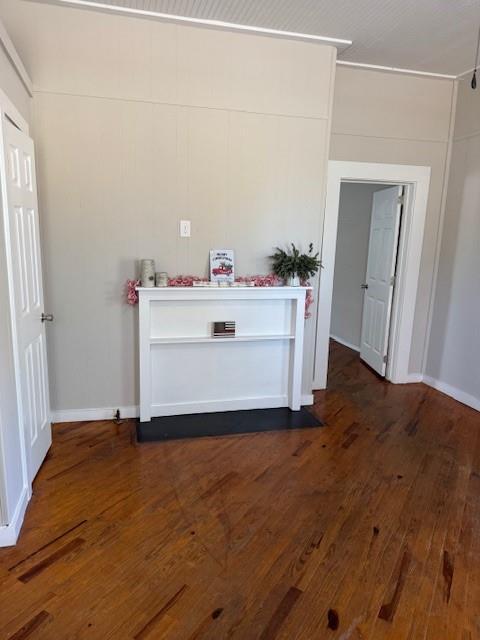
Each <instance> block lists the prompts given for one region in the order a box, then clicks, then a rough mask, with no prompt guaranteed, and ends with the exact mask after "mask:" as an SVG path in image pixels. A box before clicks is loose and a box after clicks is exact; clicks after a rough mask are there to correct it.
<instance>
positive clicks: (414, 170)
mask: <svg viewBox="0 0 480 640" xmlns="http://www.w3.org/2000/svg"><path fill="white" fill-rule="evenodd" d="M344 183H364V184H367V185H372V184H374V185H377V189H376V190H377V191H379V192H380V193H384V194H385V193H386V192H387V191H388V189H389V188H395V189H397V190H398V189H400V187H401V186H403V203H402V207H401V212H400V213H401V216H399V217H398V230H396V231H394V233H393V235H394V236H395V235H396V237H397V238H398V248H397V252H396V261H395V263H394V267H395V272H394V273H395V281H394V289H395V295H393V288H392V289H391V290H390V294H391V300H389V301H388V300H387V303H388V305H387V309H389V312H388V313H389V314H390V319H389V322H388V321H387V320H388V319H386V320H385V322H384V325H383V326H384V327H385V328H386V327H388V328H389V331H388V333H386V334H385V335H387V347H388V356H387V362H384V363H383V364H384V365H385V369H384V375H385V376H386V378H387V379H388V380H390V381H391V382H393V383H405V382H418V381H419V380H420V379H421V374H422V372H421V371H411V370H410V366H409V365H410V353H411V349H412V337H413V328H414V318H415V307H416V300H417V289H418V279H419V273H420V262H421V256H422V247H423V236H424V229H425V218H426V211H427V200H428V190H429V185H430V167H422V166H415V165H393V164H381V163H369V162H350V161H339V160H330V161H329V163H328V179H327V194H326V206H325V221H324V226H323V232H322V252H321V259H322V269H321V272H320V282H319V291H318V314H317V328H316V344H315V366H314V379H313V389H325V388H326V387H327V374H328V359H329V345H330V325H331V316H332V300H333V285H334V272H335V258H336V250H337V227H338V218H339V204H340V191H341V187H342V184H344ZM378 185H380V187H385V189H382V188H378ZM392 194H393V192H392ZM397 194H399V192H398V191H397ZM399 197H400V195H397V198H399ZM372 198H373V196H372ZM397 204H398V206H399V205H400V203H398V202H397ZM400 221H401V226H400ZM393 246H395V243H394V245H393ZM393 254H395V251H394V250H393V253H392V255H393ZM367 261H368V260H367ZM365 273H366V272H365ZM365 273H363V274H362V275H363V276H364V275H365ZM392 275H393V274H392ZM362 284H367V283H366V282H364V283H362ZM363 310H364V308H363V306H362V319H363ZM373 317H374V316H373ZM385 335H384V336H383V337H385ZM377 344H378V343H377ZM377 355H378V357H379V358H380V357H381V358H382V359H384V358H385V355H386V351H385V350H384V351H383V353H382V350H381V349H378V354H377Z"/></svg>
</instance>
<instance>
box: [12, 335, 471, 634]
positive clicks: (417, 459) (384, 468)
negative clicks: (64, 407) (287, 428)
mask: <svg viewBox="0 0 480 640" xmlns="http://www.w3.org/2000/svg"><path fill="white" fill-rule="evenodd" d="M331 355H332V357H331V368H330V379H329V385H330V386H329V389H328V390H327V391H322V392H317V393H316V394H315V407H314V411H315V414H316V415H317V416H318V418H319V419H321V420H323V421H325V422H326V425H327V426H326V427H324V428H321V429H308V430H299V431H292V432H289V433H284V432H281V433H275V432H270V433H259V434H255V435H244V436H231V437H223V438H203V439H193V440H181V441H172V442H165V443H151V444H150V443H145V444H141V445H138V444H136V443H135V440H134V437H133V433H134V428H133V423H131V422H125V423H123V424H121V425H118V426H117V425H115V424H113V423H112V422H90V423H73V424H60V425H56V426H55V427H54V443H53V446H52V449H51V452H50V453H49V455H48V459H47V460H46V462H45V464H44V465H43V467H42V469H41V471H40V473H39V475H38V477H37V479H36V481H35V486H34V496H33V498H32V501H31V504H30V506H29V508H28V512H27V516H26V519H25V524H24V527H23V530H22V533H21V536H20V540H19V543H18V545H17V546H16V547H14V548H10V549H0V590H1V597H0V638H2V639H3V638H9V639H12V638H13V639H14V640H24V639H26V638H28V639H31V638H34V639H49V640H50V639H52V640H65V639H68V640H70V639H72V640H73V639H83V638H88V639H90V638H93V639H97V638H98V639H101V640H111V639H112V640H113V639H115V640H123V639H135V640H152V639H156V638H165V639H167V640H206V639H211V640H223V639H230V638H232V639H237V640H257V639H260V640H273V639H275V640H277V639H278V640H294V639H298V640H317V639H318V640H322V639H324V638H325V639H327V640H328V639H335V640H349V639H350V640H368V639H375V640H380V639H386V638H388V639H395V640H396V639H403V638H404V639H405V640H407V639H408V640H412V639H417V638H425V639H429V640H450V639H452V640H456V639H458V640H477V639H479V638H480V414H479V413H477V412H475V411H474V410H472V409H469V408H467V407H465V406H463V405H461V404H458V403H456V402H455V401H453V400H451V399H450V398H448V397H447V396H444V395H442V394H440V393H438V392H436V391H434V390H433V389H430V388H429V387H426V386H424V385H422V384H417V385H403V386H401V385H395V386H394V385H390V384H388V383H386V382H384V381H382V380H379V379H378V378H377V377H376V376H375V374H373V373H372V372H371V371H370V370H369V369H368V368H367V367H365V366H364V365H362V364H361V363H360V361H359V359H358V355H357V354H355V353H354V352H353V351H350V350H349V349H346V348H345V347H342V346H340V345H338V344H336V343H333V344H332V348H331Z"/></svg>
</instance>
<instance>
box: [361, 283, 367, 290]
mask: <svg viewBox="0 0 480 640" xmlns="http://www.w3.org/2000/svg"><path fill="white" fill-rule="evenodd" d="M360 289H368V284H361V285H360Z"/></svg>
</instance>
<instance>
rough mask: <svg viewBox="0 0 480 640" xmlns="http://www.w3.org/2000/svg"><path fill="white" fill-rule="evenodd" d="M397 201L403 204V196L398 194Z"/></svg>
mask: <svg viewBox="0 0 480 640" xmlns="http://www.w3.org/2000/svg"><path fill="white" fill-rule="evenodd" d="M397 202H398V204H405V196H398V199H397Z"/></svg>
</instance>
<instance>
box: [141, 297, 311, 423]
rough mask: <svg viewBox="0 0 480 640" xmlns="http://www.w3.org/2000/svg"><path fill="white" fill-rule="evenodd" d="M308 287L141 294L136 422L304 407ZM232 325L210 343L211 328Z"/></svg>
mask: <svg viewBox="0 0 480 640" xmlns="http://www.w3.org/2000/svg"><path fill="white" fill-rule="evenodd" d="M307 289H308V287H228V288H223V287H218V288H207V287H205V288H202V287H165V288H141V287H140V288H139V289H138V295H139V334H140V342H139V356H140V420H141V421H142V422H145V421H148V420H150V419H151V418H152V417H154V416H167V415H179V414H185V413H203V412H211V411H228V410H238V409H259V408H269V407H287V406H288V407H290V409H292V410H294V411H297V410H299V409H300V403H301V384H302V359H303V333H304V314H305V296H306V291H307ZM230 320H235V322H236V336H235V337H233V338H231V337H227V338H214V337H213V331H212V327H213V322H215V321H230Z"/></svg>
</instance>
